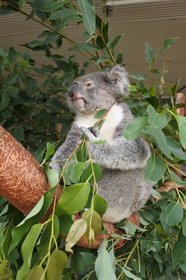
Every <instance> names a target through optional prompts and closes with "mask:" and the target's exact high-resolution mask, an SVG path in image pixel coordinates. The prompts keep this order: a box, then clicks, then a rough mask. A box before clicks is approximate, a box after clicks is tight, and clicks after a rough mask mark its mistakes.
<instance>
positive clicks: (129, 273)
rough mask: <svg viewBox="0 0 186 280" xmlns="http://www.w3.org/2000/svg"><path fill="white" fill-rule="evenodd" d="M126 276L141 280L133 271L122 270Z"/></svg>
mask: <svg viewBox="0 0 186 280" xmlns="http://www.w3.org/2000/svg"><path fill="white" fill-rule="evenodd" d="M122 270H123V272H124V274H125V275H126V276H127V277H128V278H130V279H133V280H141V278H139V277H137V276H136V275H134V274H133V273H132V272H131V271H129V270H127V269H126V268H122Z"/></svg>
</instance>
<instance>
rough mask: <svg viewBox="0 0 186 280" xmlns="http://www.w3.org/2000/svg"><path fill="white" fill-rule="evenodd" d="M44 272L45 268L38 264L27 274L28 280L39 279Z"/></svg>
mask: <svg viewBox="0 0 186 280" xmlns="http://www.w3.org/2000/svg"><path fill="white" fill-rule="evenodd" d="M43 274H44V269H43V268H42V267H41V266H39V265H37V266H35V267H34V268H32V269H31V270H30V272H29V274H28V275H27V276H26V280H33V279H35V280H37V279H42V278H41V277H42V276H43Z"/></svg>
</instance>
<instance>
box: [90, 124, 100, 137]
mask: <svg viewBox="0 0 186 280" xmlns="http://www.w3.org/2000/svg"><path fill="white" fill-rule="evenodd" d="M88 129H89V130H90V132H91V133H92V134H93V135H94V136H95V137H96V138H97V137H98V136H99V130H98V129H97V128H95V127H93V126H92V127H89V128H88Z"/></svg>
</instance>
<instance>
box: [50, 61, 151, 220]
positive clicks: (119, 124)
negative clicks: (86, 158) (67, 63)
mask: <svg viewBox="0 0 186 280" xmlns="http://www.w3.org/2000/svg"><path fill="white" fill-rule="evenodd" d="M128 94H129V80H128V75H127V73H126V71H125V69H124V68H123V67H121V66H119V65H117V66H115V67H113V68H112V69H111V70H110V71H109V72H106V73H105V72H95V73H92V74H87V75H84V76H82V77H80V78H78V79H76V80H75V81H74V82H73V83H72V85H71V86H70V88H69V90H68V93H67V104H68V107H69V108H70V110H71V111H73V112H74V113H75V119H74V122H73V123H72V126H71V129H70V131H69V133H68V135H67V138H66V140H65V142H64V143H63V144H62V145H61V147H59V149H58V150H57V151H56V153H55V154H54V156H53V158H52V160H51V162H50V167H52V168H53V169H56V170H58V171H60V170H61V168H62V167H63V166H64V164H65V162H66V160H67V158H69V156H70V155H71V154H72V152H73V151H74V150H75V149H76V148H77V146H78V144H79V143H80V141H81V139H82V135H85V136H86V139H87V141H88V148H89V151H90V154H91V158H92V160H93V162H94V163H97V164H99V165H100V166H101V167H102V170H103V174H102V178H101V179H100V181H99V182H98V186H99V190H98V193H99V194H100V195H101V196H102V197H103V198H104V199H105V200H106V201H107V203H108V208H107V210H106V212H105V214H104V215H103V217H102V219H103V220H104V221H106V222H110V223H118V222H120V221H121V220H123V219H124V218H128V217H130V215H131V214H132V213H133V212H136V211H138V210H139V209H140V208H142V207H143V206H144V204H145V203H146V201H147V199H148V198H149V195H150V192H151V189H152V186H153V185H152V182H151V181H146V180H144V178H143V173H144V167H145V166H146V163H147V160H148V158H149V157H150V154H151V152H150V148H149V145H148V144H147V142H146V141H145V140H144V139H143V138H141V137H139V138H137V139H135V140H132V141H129V140H127V139H125V138H124V136H123V130H124V129H125V128H126V127H127V125H128V124H129V123H131V121H132V120H133V115H132V113H131V111H130V109H129V108H128V106H127V104H125V103H118V99H119V97H121V96H128ZM101 109H106V110H108V113H107V115H106V117H105V120H104V122H103V124H102V126H101V128H100V130H97V129H92V127H94V126H95V123H96V122H97V121H98V120H97V119H96V118H95V114H96V112H97V111H99V110H101ZM98 139H99V140H100V139H102V140H104V142H102V143H101V144H96V143H95V141H96V140H98Z"/></svg>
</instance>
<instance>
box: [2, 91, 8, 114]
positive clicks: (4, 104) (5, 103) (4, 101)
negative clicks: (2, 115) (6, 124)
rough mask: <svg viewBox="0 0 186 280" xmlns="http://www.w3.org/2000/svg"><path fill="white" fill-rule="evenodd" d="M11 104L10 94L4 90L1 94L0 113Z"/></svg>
mask: <svg viewBox="0 0 186 280" xmlns="http://www.w3.org/2000/svg"><path fill="white" fill-rule="evenodd" d="M9 103H10V97H9V95H8V92H6V91H5V90H4V91H3V93H2V94H1V99H0V112H2V111H3V110H4V109H6V108H7V107H8V105H9Z"/></svg>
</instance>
